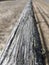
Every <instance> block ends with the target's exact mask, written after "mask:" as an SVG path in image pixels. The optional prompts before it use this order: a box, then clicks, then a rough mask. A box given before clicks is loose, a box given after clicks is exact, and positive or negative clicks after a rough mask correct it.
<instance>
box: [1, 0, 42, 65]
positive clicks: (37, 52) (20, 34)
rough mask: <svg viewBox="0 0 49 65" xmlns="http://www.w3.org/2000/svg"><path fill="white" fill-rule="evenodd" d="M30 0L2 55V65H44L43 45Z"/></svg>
mask: <svg viewBox="0 0 49 65" xmlns="http://www.w3.org/2000/svg"><path fill="white" fill-rule="evenodd" d="M35 22H36V21H35V18H34V13H33V9H32V1H31V0H29V1H28V3H27V5H26V7H25V8H24V10H23V12H22V14H21V16H20V18H19V20H18V23H17V24H16V25H15V27H14V29H13V31H12V33H11V36H10V38H9V40H8V43H7V45H6V47H5V49H4V51H3V53H2V55H1V57H0V65H43V58H42V47H41V43H40V38H39V33H38V30H37V26H36V23H35Z"/></svg>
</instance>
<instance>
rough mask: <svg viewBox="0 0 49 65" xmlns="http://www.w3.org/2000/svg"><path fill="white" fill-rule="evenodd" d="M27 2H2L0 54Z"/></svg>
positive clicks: (0, 9)
mask: <svg viewBox="0 0 49 65" xmlns="http://www.w3.org/2000/svg"><path fill="white" fill-rule="evenodd" d="M26 3H27V0H16V1H1V2H0V54H1V51H2V50H3V48H4V46H5V44H6V42H7V40H8V38H9V36H10V34H11V31H12V29H13V27H14V25H15V23H17V20H18V18H19V17H20V14H21V12H22V10H23V9H24V7H25V4H26Z"/></svg>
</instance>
